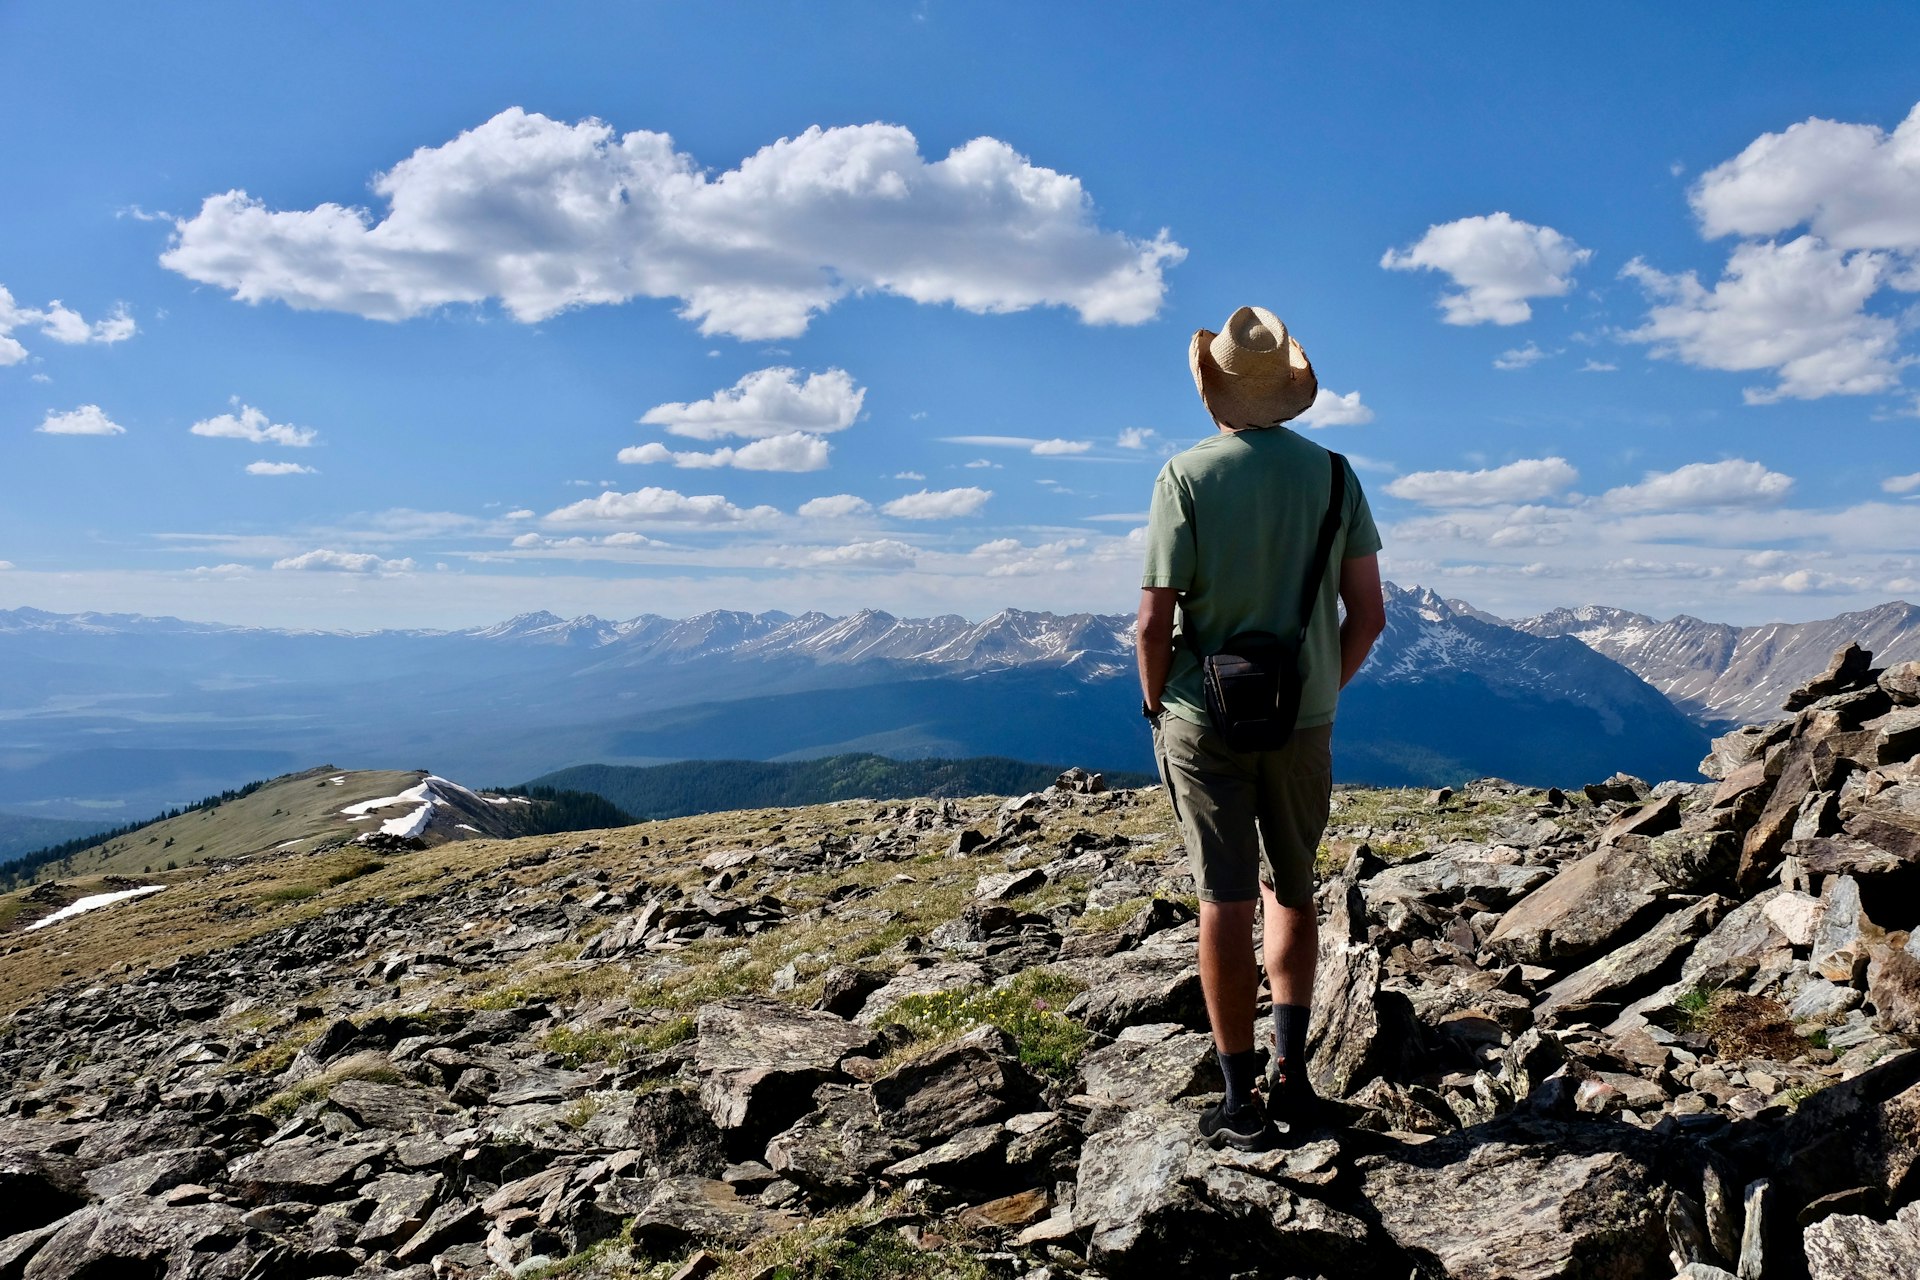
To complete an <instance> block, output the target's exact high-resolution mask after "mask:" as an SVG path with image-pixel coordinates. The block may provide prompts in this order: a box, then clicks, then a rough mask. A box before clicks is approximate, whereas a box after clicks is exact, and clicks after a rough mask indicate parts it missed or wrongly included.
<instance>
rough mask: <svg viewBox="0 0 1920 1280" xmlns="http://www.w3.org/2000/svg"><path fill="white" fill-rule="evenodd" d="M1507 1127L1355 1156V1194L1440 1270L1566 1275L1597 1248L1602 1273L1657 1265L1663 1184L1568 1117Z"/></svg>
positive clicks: (1567, 1278)
mask: <svg viewBox="0 0 1920 1280" xmlns="http://www.w3.org/2000/svg"><path fill="white" fill-rule="evenodd" d="M1513 1136H1514V1138H1516V1139H1518V1140H1516V1141H1499V1140H1494V1139H1493V1135H1490V1134H1486V1133H1480V1134H1475V1135H1466V1136H1460V1137H1447V1138H1441V1139H1438V1140H1436V1141H1434V1142H1431V1143H1428V1144H1426V1145H1425V1146H1419V1147H1412V1148H1409V1149H1407V1150H1406V1152H1405V1153H1404V1154H1403V1155H1398V1156H1367V1157H1363V1158H1362V1159H1361V1160H1360V1161H1359V1168H1360V1172H1361V1179H1362V1195H1363V1197H1364V1199H1365V1201H1366V1203H1367V1204H1369V1205H1371V1206H1372V1207H1373V1209H1374V1210H1375V1211H1377V1212H1378V1213H1379V1215H1380V1225H1381V1227H1382V1228H1383V1229H1384V1230H1385V1231H1386V1232H1387V1233H1388V1234H1389V1235H1391V1236H1392V1238H1393V1239H1394V1241H1395V1242H1396V1243H1398V1244H1399V1245H1400V1246H1401V1247H1402V1248H1404V1249H1407V1250H1410V1251H1414V1252H1415V1253H1416V1254H1417V1255H1418V1256H1423V1257H1428V1258H1431V1259H1433V1261H1434V1263H1435V1264H1436V1266H1437V1268H1438V1269H1439V1270H1440V1271H1441V1272H1443V1273H1444V1274H1445V1275H1447V1276H1448V1277H1449V1278H1450V1280H1573V1278H1574V1277H1584V1276H1588V1275H1591V1274H1593V1273H1592V1272H1591V1271H1590V1270H1589V1268H1590V1266H1591V1265H1592V1263H1593V1261H1594V1260H1595V1259H1597V1258H1601V1257H1605V1258H1608V1259H1609V1262H1610V1265H1611V1267H1612V1268H1613V1270H1612V1271H1611V1272H1609V1273H1608V1274H1613V1275H1619V1276H1654V1275H1663V1274H1667V1273H1666V1272H1664V1271H1662V1270H1660V1268H1661V1267H1663V1266H1670V1265H1671V1264H1669V1263H1668V1262H1667V1261H1666V1254H1667V1240H1666V1232H1665V1230H1664V1228H1663V1226H1662V1220H1663V1214H1664V1211H1665V1208H1666V1199H1667V1196H1666V1190H1665V1188H1664V1187H1663V1186H1661V1185H1660V1183H1659V1182H1658V1181H1657V1179H1656V1178H1655V1177H1654V1175H1653V1174H1652V1172H1651V1171H1650V1169H1649V1167H1648V1165H1647V1164H1646V1163H1643V1162H1642V1161H1641V1160H1639V1159H1636V1158H1635V1157H1634V1156H1632V1155H1629V1154H1627V1153H1626V1152H1625V1151H1618V1150H1608V1149H1606V1147H1605V1146H1604V1145H1602V1144H1603V1143H1605V1142H1608V1141H1611V1139H1610V1138H1606V1137H1604V1136H1603V1137H1602V1138H1601V1139H1600V1140H1599V1141H1581V1140H1580V1135H1579V1134H1578V1131H1577V1130H1574V1129H1572V1128H1571V1127H1569V1128H1567V1129H1565V1130H1563V1131H1561V1132H1559V1133H1556V1134H1554V1135H1552V1136H1551V1139H1550V1140H1541V1141H1529V1140H1526V1139H1527V1138H1529V1137H1531V1136H1532V1135H1527V1134H1522V1133H1518V1132H1516V1133H1515V1134H1514V1135H1513ZM1540 1136H1541V1137H1542V1138H1546V1137H1547V1135H1540Z"/></svg>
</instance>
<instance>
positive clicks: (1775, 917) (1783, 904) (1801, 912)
mask: <svg viewBox="0 0 1920 1280" xmlns="http://www.w3.org/2000/svg"><path fill="white" fill-rule="evenodd" d="M1825 911H1826V906H1825V904H1824V903H1822V902H1821V901H1820V899H1818V898H1816V897H1813V896H1812V895H1810V894H1805V893H1794V892H1785V893H1781V894H1780V895H1778V896H1777V897H1775V898H1774V899H1773V900H1772V901H1771V902H1769V903H1767V905H1766V907H1765V909H1764V911H1763V914H1764V915H1765V916H1766V917H1767V921H1768V923H1769V924H1771V925H1773V927H1774V928H1776V929H1778V930H1779V931H1780V936H1781V937H1783V938H1785V939H1786V940H1787V941H1788V942H1789V943H1791V944H1792V945H1794V946H1796V947H1807V946H1811V945H1812V944H1813V937H1814V934H1815V933H1816V932H1818V931H1819V928H1820V917H1821V916H1822V915H1823V914H1824V913H1825Z"/></svg>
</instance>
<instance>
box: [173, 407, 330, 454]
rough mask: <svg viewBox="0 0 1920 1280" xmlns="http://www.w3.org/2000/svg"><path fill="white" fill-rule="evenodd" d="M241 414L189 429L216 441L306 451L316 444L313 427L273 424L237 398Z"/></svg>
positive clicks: (220, 415)
mask: <svg viewBox="0 0 1920 1280" xmlns="http://www.w3.org/2000/svg"><path fill="white" fill-rule="evenodd" d="M233 405H234V408H236V409H238V410H239V412H238V413H222V414H219V415H217V416H215V417H212V418H203V419H201V420H200V421H199V422H196V423H194V424H193V425H192V426H190V427H188V428H187V430H188V431H189V432H191V433H192V434H194V435H196V436H208V437H211V438H212V439H215V440H245V441H247V442H249V443H251V444H278V445H285V446H286V447H287V448H289V449H305V448H307V447H308V446H310V445H311V444H313V442H314V440H315V438H316V437H317V435H318V433H317V432H315V431H314V429H313V428H312V427H294V426H288V425H287V424H286V423H283V422H273V421H270V420H269V419H268V418H267V415H266V414H264V413H262V412H261V411H260V410H258V409H256V408H254V407H253V406H252V405H250V404H241V403H240V400H239V398H238V397H235V399H234V401H233Z"/></svg>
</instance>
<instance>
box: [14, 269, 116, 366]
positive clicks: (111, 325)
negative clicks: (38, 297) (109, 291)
mask: <svg viewBox="0 0 1920 1280" xmlns="http://www.w3.org/2000/svg"><path fill="white" fill-rule="evenodd" d="M27 328H34V329H38V330H39V331H40V332H41V333H44V334H45V335H46V336H47V337H49V338H52V339H53V340H54V341H55V342H61V343H65V344H67V345H69V346H78V345H81V344H83V343H90V342H97V343H101V344H105V345H111V344H113V343H116V342H125V341H126V340H127V339H128V338H131V337H132V336H133V335H134V333H135V326H134V323H133V317H132V316H131V315H130V314H128V312H127V306H126V304H125V303H124V302H123V303H117V304H115V306H114V309H113V312H112V313H111V314H110V315H108V316H107V318H106V319H104V320H95V321H93V322H92V323H88V321H87V320H86V318H85V317H83V316H82V315H81V314H80V313H79V312H78V311H75V310H73V309H72V308H70V307H68V306H66V305H64V304H63V303H62V302H61V301H60V300H59V299H58V298H55V299H54V300H53V301H52V302H49V303H48V304H47V305H46V306H44V307H23V306H21V305H20V304H19V303H17V302H15V301H14V298H13V294H12V293H11V292H9V291H8V289H7V288H6V286H5V285H0V367H4V366H6V365H10V364H19V363H20V362H21V361H22V360H25V359H26V358H27V349H26V348H25V347H24V346H22V345H21V344H20V340H19V339H18V338H15V337H13V336H12V335H13V331H14V330H15V329H27Z"/></svg>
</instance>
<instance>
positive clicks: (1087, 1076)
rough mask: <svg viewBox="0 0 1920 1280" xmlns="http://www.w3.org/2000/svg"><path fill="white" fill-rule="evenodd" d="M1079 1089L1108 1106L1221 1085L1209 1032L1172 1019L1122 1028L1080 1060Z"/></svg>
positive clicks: (1166, 1099) (1139, 1103)
mask: <svg viewBox="0 0 1920 1280" xmlns="http://www.w3.org/2000/svg"><path fill="white" fill-rule="evenodd" d="M1080 1078H1081V1082H1082V1084H1081V1091H1082V1092H1084V1093H1085V1094H1086V1095H1087V1096H1088V1097H1092V1098H1098V1099H1099V1100H1100V1101H1101V1102H1104V1103H1106V1104H1108V1105H1109V1106H1119V1107H1139V1106H1145V1105H1147V1104H1148V1103H1150V1102H1169V1101H1172V1100H1173V1099H1175V1098H1183V1097H1185V1096H1187V1095H1188V1094H1192V1093H1210V1092H1212V1091H1214V1090H1216V1089H1220V1088H1222V1087H1223V1085H1222V1082H1221V1078H1220V1062H1219V1059H1218V1058H1217V1057H1215V1055H1214V1052H1213V1037H1212V1036H1210V1035H1207V1034H1205V1033H1203V1032H1199V1031H1188V1030H1187V1029H1186V1028H1185V1027H1182V1026H1181V1025H1179V1024H1178V1023H1172V1022H1157V1023H1151V1024H1148V1025H1145V1026H1136V1027H1127V1028H1124V1029H1123V1030H1122V1031H1121V1032H1120V1034H1119V1036H1118V1037H1117V1038H1116V1039H1115V1040H1114V1042H1113V1043H1112V1044H1110V1045H1105V1046H1102V1047H1101V1048H1099V1049H1095V1050H1094V1051H1093V1052H1092V1053H1089V1054H1088V1055H1087V1056H1086V1057H1085V1058H1083V1059H1082V1060H1081V1062H1080Z"/></svg>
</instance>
